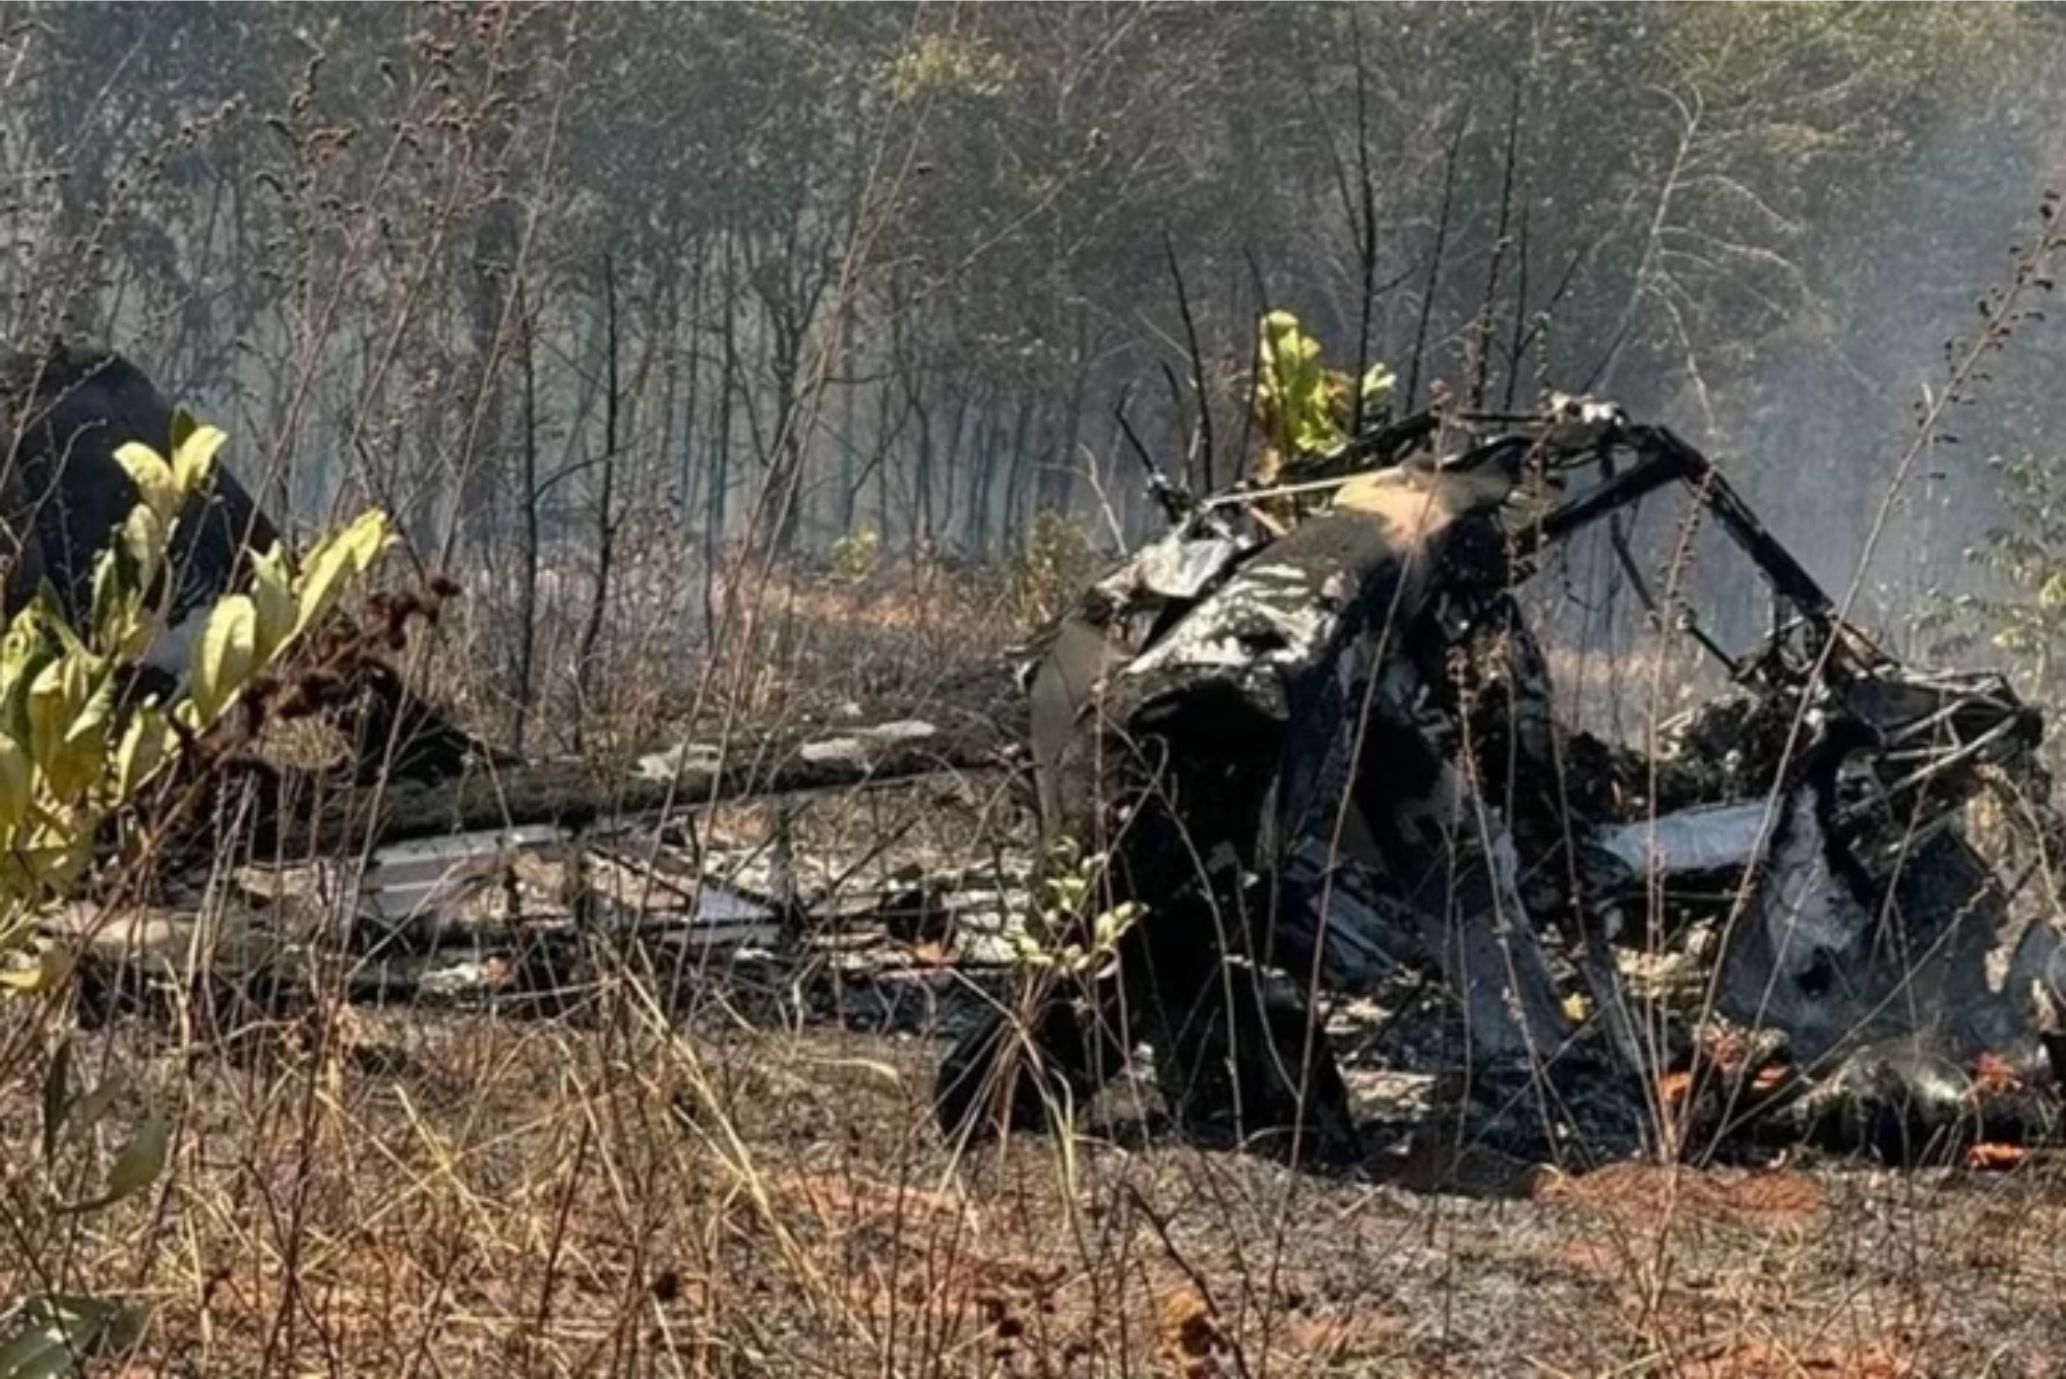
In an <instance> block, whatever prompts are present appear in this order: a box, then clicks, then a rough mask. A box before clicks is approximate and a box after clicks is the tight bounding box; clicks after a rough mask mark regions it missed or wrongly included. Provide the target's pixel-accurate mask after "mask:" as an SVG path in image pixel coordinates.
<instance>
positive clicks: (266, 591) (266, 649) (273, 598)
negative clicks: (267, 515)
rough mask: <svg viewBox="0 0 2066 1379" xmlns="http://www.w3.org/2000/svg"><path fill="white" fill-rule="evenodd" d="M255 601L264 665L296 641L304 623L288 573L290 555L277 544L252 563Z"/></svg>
mask: <svg viewBox="0 0 2066 1379" xmlns="http://www.w3.org/2000/svg"><path fill="white" fill-rule="evenodd" d="M251 600H252V604H253V606H254V607H255V608H256V609H257V613H258V660H259V663H260V664H261V665H264V664H268V663H270V662H271V660H272V658H273V655H274V654H275V653H276V652H278V651H279V650H280V649H281V648H283V647H284V646H286V644H287V643H288V642H289V641H290V640H292V639H293V636H294V629H295V627H296V625H297V624H298V623H299V621H300V616H299V612H298V609H297V606H296V604H295V601H294V590H293V587H292V583H291V581H290V579H289V577H288V573H287V551H286V548H285V547H283V546H282V545H280V543H279V542H277V541H276V542H274V543H273V548H272V549H271V550H269V551H267V552H266V553H265V554H264V555H262V556H259V557H258V558H256V559H255V560H253V561H252V562H251Z"/></svg>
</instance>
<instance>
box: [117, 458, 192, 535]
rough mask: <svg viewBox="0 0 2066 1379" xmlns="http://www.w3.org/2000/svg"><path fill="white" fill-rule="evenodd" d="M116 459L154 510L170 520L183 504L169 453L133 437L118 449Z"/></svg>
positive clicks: (161, 519) (159, 515) (161, 516)
mask: <svg viewBox="0 0 2066 1379" xmlns="http://www.w3.org/2000/svg"><path fill="white" fill-rule="evenodd" d="M115 460H116V462H117V463H119V464H120V465H121V466H122V468H123V470H124V472H126V473H127V474H128V475H129V477H130V480H131V481H132V482H134V483H135V484H136V491H137V493H138V494H140V495H141V496H142V497H143V500H144V502H145V503H147V504H149V506H150V508H151V511H153V512H155V513H157V514H158V518H159V520H160V521H165V522H170V521H171V520H172V514H173V511H174V509H175V508H177V506H178V504H179V489H178V486H177V485H176V484H175V483H174V482H173V478H172V466H171V465H170V464H168V463H166V461H165V457H164V456H162V455H160V454H159V453H158V452H157V451H155V450H153V449H151V448H150V447H149V446H148V445H144V444H142V443H141V442H138V441H130V442H129V443H128V444H126V445H123V446H120V447H118V448H117V449H116V451H115Z"/></svg>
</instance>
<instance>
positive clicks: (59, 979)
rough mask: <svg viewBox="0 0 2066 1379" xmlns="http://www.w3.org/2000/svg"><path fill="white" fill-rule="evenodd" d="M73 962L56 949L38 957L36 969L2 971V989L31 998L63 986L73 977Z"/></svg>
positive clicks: (0, 978) (44, 952)
mask: <svg viewBox="0 0 2066 1379" xmlns="http://www.w3.org/2000/svg"><path fill="white" fill-rule="evenodd" d="M71 971H72V960H71V959H70V958H69V957H68V956H67V955H65V954H64V953H63V952H61V951H59V950H58V949H56V948H46V949H44V950H43V951H42V952H41V953H39V954H37V955H36V965H35V966H34V967H10V968H8V969H6V970H5V971H0V989H5V990H7V991H11V992H14V993H16V994H19V995H24V996H29V995H34V994H36V993H37V992H41V991H49V990H52V989H54V988H55V987H57V986H59V985H61V984H62V983H63V982H64V979H65V978H66V977H67V976H69V975H71Z"/></svg>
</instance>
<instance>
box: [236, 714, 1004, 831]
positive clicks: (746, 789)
mask: <svg viewBox="0 0 2066 1379" xmlns="http://www.w3.org/2000/svg"><path fill="white" fill-rule="evenodd" d="M1020 713H1022V711H1021V710H1018V709H1017V708H1016V707H1015V706H1000V707H999V708H998V710H997V711H995V712H984V713H957V714H955V715H953V716H952V717H951V718H949V717H948V716H947V715H941V717H942V719H944V720H946V721H945V722H944V723H936V722H932V721H927V720H924V719H902V720H898V721H896V722H893V723H884V724H877V725H873V726H869V727H855V728H833V729H818V730H816V731H814V732H811V733H808V734H795V733H792V734H787V735H779V736H771V737H766V738H757V739H741V740H738V741H735V742H733V743H731V744H729V745H728V746H726V747H723V748H720V747H718V746H715V745H705V744H695V743H692V744H689V745H687V746H685V747H682V748H678V749H676V750H674V751H671V752H664V753H657V754H654V755H651V756H648V757H645V758H643V759H642V760H641V761H640V762H638V763H637V765H636V768H635V769H633V770H630V771H627V770H625V769H623V768H622V767H617V768H615V769H613V768H611V767H609V766H606V765H602V764H598V763H595V762H588V761H545V762H537V763H531V764H525V765H520V766H513V767H504V768H500V769H492V768H486V767H483V768H479V769H475V770H473V771H470V772H468V773H467V774H464V775H461V776H459V777H457V778H455V779H451V780H444V781H436V782H428V783H426V782H421V781H414V780H405V779H390V780H388V781H387V782H385V783H384V784H376V785H375V786H373V787H371V788H367V789H361V790H327V791H326V790H320V789H309V788H306V787H307V786H308V784H309V783H308V782H306V781H295V780H292V779H291V778H283V779H282V780H281V781H280V782H279V787H280V788H279V790H278V791H277V792H276V793H275V794H274V795H273V798H272V799H271V800H270V801H267V806H268V807H265V808H262V809H261V810H260V811H259V813H260V815H261V816H263V817H264V818H265V819H266V820H270V822H262V823H261V824H260V826H259V827H258V828H257V831H256V839H255V843H256V848H257V851H258V853H259V854H260V855H277V856H283V857H301V856H311V855H321V854H326V853H337V852H341V851H346V850H352V849H357V848H361V847H364V846H365V845H366V844H367V843H368V842H369V841H371V842H373V843H376V844H388V843H397V842H404V841H407V840H410V839H415V838H427V837H436V836H439V835H443V834H448V833H469V832H479V831H483V830H492V829H507V828H518V827H525V826H530V825H538V824H545V825H553V826H556V827H560V828H565V829H570V830H576V831H579V830H584V829H588V828H592V827H594V826H596V825H598V824H607V823H612V822H617V821H622V820H624V819H627V818H635V817H644V816H649V815H664V814H669V813H674V812H687V811H694V810H698V809H704V808H708V807H710V806H712V805H716V804H723V803H727V802H731V801H738V800H749V799H757V798H761V797H767V796H780V795H795V794H805V793H813V792H818V791H825V790H843V789H854V788H860V787H867V786H873V785H885V784H889V783H892V782H897V781H907V780H912V779H916V778H919V777H924V776H928V775H936V774H940V773H943V772H954V771H982V770H1009V769H1012V768H1014V767H1015V766H1016V765H1017V764H1018V763H1019V762H1020V761H1021V760H1022V758H1023V749H1022V747H1021V746H1020V745H1019V744H1020V743H1021V742H1022V741H1023V739H1024V729H1023V726H1022V722H1021V721H1020V719H1019V717H1018V715H1019V714H1020Z"/></svg>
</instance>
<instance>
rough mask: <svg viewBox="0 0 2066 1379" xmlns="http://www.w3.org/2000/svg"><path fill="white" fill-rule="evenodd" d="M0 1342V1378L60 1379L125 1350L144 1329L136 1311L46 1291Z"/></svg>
mask: <svg viewBox="0 0 2066 1379" xmlns="http://www.w3.org/2000/svg"><path fill="white" fill-rule="evenodd" d="M6 1329H7V1331H8V1333H9V1335H8V1339H7V1341H6V1343H5V1344H0V1379H62V1376H67V1375H77V1374H83V1373H85V1366H86V1362H87V1361H89V1360H92V1359H95V1358H98V1357H100V1356H103V1355H108V1354H112V1353H115V1352H118V1351H122V1350H127V1349H128V1348H129V1347H130V1346H132V1345H134V1344H135V1343H136V1338H137V1336H138V1335H139V1334H140V1333H141V1332H142V1330H143V1316H142V1314H141V1313H140V1312H138V1311H137V1310H136V1309H134V1308H132V1307H129V1306H126V1305H124V1304H122V1303H117V1302H109V1301H108V1300H107V1299H105V1298H95V1297H87V1296H85V1295H83V1294H78V1293H44V1294H40V1295H38V1296H36V1297H32V1298H30V1299H28V1300H27V1301H25V1302H24V1303H22V1305H21V1306H20V1307H19V1308H17V1309H15V1311H14V1313H13V1315H11V1316H10V1317H9V1318H8V1320H7V1324H6Z"/></svg>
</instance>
